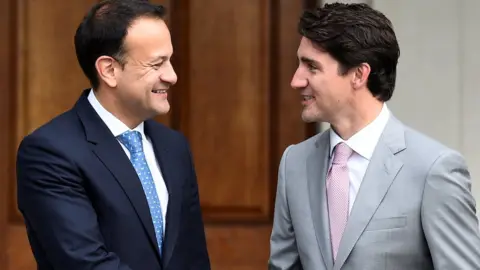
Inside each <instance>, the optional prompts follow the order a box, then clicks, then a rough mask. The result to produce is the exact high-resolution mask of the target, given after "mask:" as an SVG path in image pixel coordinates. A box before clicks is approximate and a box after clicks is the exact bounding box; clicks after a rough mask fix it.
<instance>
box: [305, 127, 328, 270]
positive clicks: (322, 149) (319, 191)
mask: <svg viewBox="0 0 480 270" xmlns="http://www.w3.org/2000/svg"><path fill="white" fill-rule="evenodd" d="M329 145H330V137H329V135H328V132H324V133H323V134H322V135H320V138H319V139H318V141H317V142H316V143H315V149H313V151H312V152H311V153H310V155H309V157H308V159H307V178H308V195H309V200H310V209H311V211H312V220H313V225H314V227H315V234H316V237H317V242H318V245H319V247H320V251H321V253H322V257H323V261H324V262H325V266H326V268H327V269H332V265H333V256H332V248H331V245H330V226H329V222H328V220H329V219H328V210H327V192H326V187H325V180H326V177H327V170H328V160H329V159H328V157H329Z"/></svg>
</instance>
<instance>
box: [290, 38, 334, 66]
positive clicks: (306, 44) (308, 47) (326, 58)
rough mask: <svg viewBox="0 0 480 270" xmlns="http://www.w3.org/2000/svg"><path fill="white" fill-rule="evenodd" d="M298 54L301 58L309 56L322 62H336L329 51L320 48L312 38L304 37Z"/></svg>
mask: <svg viewBox="0 0 480 270" xmlns="http://www.w3.org/2000/svg"><path fill="white" fill-rule="evenodd" d="M297 56H298V58H299V59H301V58H308V59H311V60H314V61H317V62H321V63H336V62H337V61H335V59H333V58H332V57H331V56H330V54H329V53H327V52H325V51H324V50H322V49H320V48H319V47H318V46H317V45H315V44H314V43H313V42H312V41H311V40H310V39H308V38H306V37H302V39H301V40H300V45H299V46H298V50H297Z"/></svg>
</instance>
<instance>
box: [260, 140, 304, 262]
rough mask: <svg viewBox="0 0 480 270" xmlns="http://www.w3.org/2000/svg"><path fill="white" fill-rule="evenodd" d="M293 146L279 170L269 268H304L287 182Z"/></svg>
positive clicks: (283, 157) (283, 158)
mask: <svg viewBox="0 0 480 270" xmlns="http://www.w3.org/2000/svg"><path fill="white" fill-rule="evenodd" d="M291 147H292V146H289V147H287V149H286V150H285V152H284V153H283V156H282V159H281V161H280V166H279V170H278V183H277V193H276V197H275V210H274V216H273V229H272V234H271V237H270V259H269V261H268V269H269V270H301V269H302V266H301V263H300V259H299V255H298V250H297V244H296V240H295V232H294V229H293V225H292V220H291V218H290V210H289V207H288V200H287V194H286V193H287V190H286V184H285V182H286V179H285V178H286V173H285V171H286V166H287V156H288V152H289V150H290V149H291Z"/></svg>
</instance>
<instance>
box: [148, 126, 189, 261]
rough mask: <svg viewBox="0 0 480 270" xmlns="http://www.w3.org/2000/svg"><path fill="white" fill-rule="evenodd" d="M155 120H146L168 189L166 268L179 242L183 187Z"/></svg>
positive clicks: (164, 244)
mask: <svg viewBox="0 0 480 270" xmlns="http://www.w3.org/2000/svg"><path fill="white" fill-rule="evenodd" d="M153 121H154V120H148V121H145V134H147V135H148V136H149V137H150V139H151V141H152V144H153V149H154V151H155V156H156V158H157V161H158V164H159V166H160V170H161V172H162V176H163V180H164V181H165V185H166V187H167V190H168V207H167V215H166V220H165V226H166V227H165V239H164V242H163V252H162V254H163V255H162V265H163V268H164V269H165V268H166V267H167V265H168V262H169V261H170V258H171V257H172V254H173V250H174V248H175V243H176V242H177V241H176V240H177V236H178V227H179V224H180V216H181V213H180V210H181V202H182V200H181V198H182V193H181V191H182V189H181V182H180V181H177V180H179V179H178V177H175V170H174V169H176V168H178V166H175V164H174V163H173V159H172V158H168V157H172V156H173V155H172V153H169V148H168V143H167V142H166V141H165V140H163V137H164V134H162V132H161V130H159V129H158V128H156V127H155V125H156V123H154V122H153Z"/></svg>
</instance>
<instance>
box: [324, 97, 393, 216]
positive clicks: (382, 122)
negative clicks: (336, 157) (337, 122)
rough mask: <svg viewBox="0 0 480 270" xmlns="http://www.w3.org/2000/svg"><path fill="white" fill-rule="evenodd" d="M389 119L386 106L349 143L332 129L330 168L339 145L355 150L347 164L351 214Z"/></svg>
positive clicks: (349, 209)
mask: <svg viewBox="0 0 480 270" xmlns="http://www.w3.org/2000/svg"><path fill="white" fill-rule="evenodd" d="M389 117H390V111H389V110H388V108H387V105H386V104H384V105H383V108H382V110H381V112H380V114H379V115H378V116H377V118H375V120H373V121H372V122H371V123H370V124H368V125H367V126H366V127H364V128H363V129H361V130H360V131H359V132H357V133H355V134H354V135H353V136H352V137H350V139H348V140H347V141H345V140H343V139H342V138H341V137H340V136H338V134H337V133H336V132H335V131H334V130H333V129H330V166H332V161H333V154H334V153H333V150H334V147H335V146H336V145H337V144H339V143H341V142H344V143H346V144H347V145H348V146H349V147H350V148H351V149H352V150H353V154H352V156H351V157H350V159H349V160H348V162H347V167H348V170H349V176H350V190H349V207H348V212H349V213H350V212H351V211H352V206H353V203H354V202H355V198H356V197H357V193H358V190H359V188H360V185H361V184H362V180H363V177H364V176H365V172H366V171H367V167H368V164H369V163H370V159H371V158H372V154H373V151H374V150H375V147H376V146H377V143H378V140H379V138H380V135H382V132H383V130H384V129H385V126H386V125H387V122H388V119H389Z"/></svg>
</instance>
